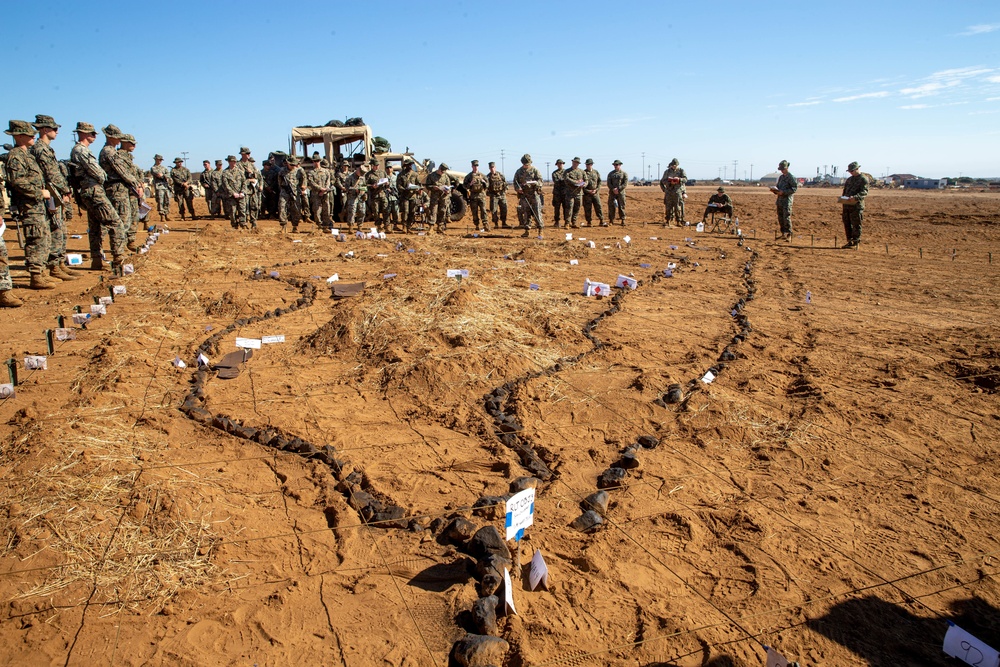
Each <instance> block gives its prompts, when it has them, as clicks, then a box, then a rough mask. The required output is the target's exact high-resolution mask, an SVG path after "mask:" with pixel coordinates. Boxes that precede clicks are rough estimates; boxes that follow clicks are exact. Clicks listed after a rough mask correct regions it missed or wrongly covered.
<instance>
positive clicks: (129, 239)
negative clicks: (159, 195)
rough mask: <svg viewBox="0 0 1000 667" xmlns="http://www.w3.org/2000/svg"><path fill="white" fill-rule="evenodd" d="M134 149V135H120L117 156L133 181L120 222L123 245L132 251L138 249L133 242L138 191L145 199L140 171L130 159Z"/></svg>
mask: <svg viewBox="0 0 1000 667" xmlns="http://www.w3.org/2000/svg"><path fill="white" fill-rule="evenodd" d="M134 150H135V137H133V136H132V135H131V134H124V135H122V143H121V148H119V149H118V154H117V157H118V158H120V160H121V161H122V162H123V163H124V164H125V165H126V167H127V169H128V173H129V174H130V176H131V178H132V183H133V185H131V186H130V187H129V188H128V220H127V221H126V220H122V223H123V225H124V227H125V247H126V248H128V249H129V250H131V251H132V252H135V251H136V250H138V249H139V248H138V246H136V244H135V236H136V233H137V232H138V231H139V193H142V198H143V201H145V199H146V191H145V188H144V187H143V182H142V173H141V172H140V171H139V170H138V169H136V166H135V162H134V161H133V160H132V151H134Z"/></svg>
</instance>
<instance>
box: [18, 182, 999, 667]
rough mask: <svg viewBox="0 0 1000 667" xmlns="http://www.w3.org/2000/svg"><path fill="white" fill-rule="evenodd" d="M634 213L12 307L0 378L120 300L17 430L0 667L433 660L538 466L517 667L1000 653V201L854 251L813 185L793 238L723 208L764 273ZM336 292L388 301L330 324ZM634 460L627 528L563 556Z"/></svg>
mask: <svg viewBox="0 0 1000 667" xmlns="http://www.w3.org/2000/svg"><path fill="white" fill-rule="evenodd" d="M630 192H631V199H630V207H631V210H630V211H629V213H630V219H629V224H628V226H626V227H625V228H622V227H613V228H593V229H586V228H584V229H578V230H570V231H572V232H573V233H574V234H575V237H574V239H573V240H572V241H567V240H564V239H563V237H564V235H565V232H564V231H563V230H561V229H560V230H558V231H555V230H551V229H547V230H546V234H545V239H544V240H537V239H521V238H519V234H517V233H514V232H502V233H501V234H499V235H497V236H494V237H490V238H473V237H471V236H470V235H469V232H470V231H471V230H470V229H469V228H468V224H467V223H468V218H467V219H466V220H465V221H463V223H460V224H458V225H453V227H452V229H451V230H449V232H448V234H447V235H445V236H443V237H442V236H435V235H428V236H401V235H391V236H390V237H389V238H388V239H387V240H386V241H370V240H364V241H363V240H355V239H350V240H349V241H347V242H337V241H336V240H335V239H334V238H332V237H331V236H329V235H327V236H322V235H318V234H308V233H304V234H299V235H294V236H293V235H281V234H279V233H278V231H277V225H276V223H274V222H272V221H262V223H261V224H262V230H261V231H260V233H257V234H249V233H239V232H235V231H233V230H231V229H230V228H229V226H228V224H227V223H225V222H223V221H220V220H215V221H197V222H194V223H189V222H185V223H182V222H180V221H177V220H176V219H175V221H174V222H173V223H172V224H171V231H170V233H169V234H164V235H162V236H161V237H160V239H159V241H158V243H157V244H156V245H155V246H153V248H152V249H151V251H150V252H149V253H148V255H144V256H141V257H138V258H137V259H136V260H135V268H136V273H135V274H134V275H132V276H128V277H125V278H123V279H116V280H111V279H110V276H108V274H104V281H103V282H99V279H100V277H99V274H98V273H97V272H89V271H88V272H87V273H88V275H87V276H86V277H85V278H83V279H81V280H79V281H76V282H73V283H66V284H63V285H62V286H60V288H58V289H57V290H55V291H53V292H48V293H40V292H29V291H28V290H24V289H19V290H18V292H19V294H20V295H21V296H22V297H24V298H25V299H26V301H27V305H26V306H25V307H23V308H21V309H19V310H8V311H3V312H0V326H2V328H3V331H4V333H5V335H4V337H3V349H2V350H0V353H2V354H3V358H4V359H6V358H16V359H21V358H22V357H24V356H25V355H26V354H45V340H44V334H43V332H44V330H45V329H48V328H53V327H55V326H56V324H55V320H54V318H55V317H56V316H57V315H60V314H62V315H65V316H67V317H68V316H69V315H70V314H71V313H72V311H73V306H75V305H81V306H83V307H84V308H85V309H86V307H87V306H88V304H90V303H92V302H93V297H95V296H102V295H106V294H108V286H109V285H112V284H115V285H125V286H126V287H127V294H126V295H125V296H122V297H119V298H118V299H117V301H116V302H115V303H114V304H113V305H111V306H109V307H108V314H107V315H106V316H104V317H101V318H100V319H97V320H96V321H94V322H92V323H91V324H90V325H89V326H88V327H87V329H86V330H79V331H77V332H76V333H77V336H76V339H75V340H69V341H65V342H58V343H57V344H56V352H55V354H53V355H51V356H49V358H48V369H47V370H45V371H34V372H29V371H25V370H24V369H23V367H22V368H21V370H20V376H21V380H22V385H21V386H20V387H19V388H18V394H17V396H16V398H11V399H7V400H3V401H2V402H0V424H3V426H2V427H0V430H2V434H3V438H2V444H0V470H2V473H3V474H2V480H3V481H2V484H0V602H2V606H0V647H2V648H0V663H2V664H10V665H48V664H60V665H61V664H70V665H95V664H96V665H101V664H116V665H118V664H122V665H158V664H170V665H216V664H222V665H253V664H257V665H284V664H289V663H293V662H295V663H299V664H345V665H442V666H443V665H447V664H449V651H450V650H451V647H452V645H453V643H454V642H455V641H456V640H457V639H459V638H461V637H462V636H464V635H465V633H466V631H467V630H475V624H474V622H473V620H472V618H471V614H470V613H469V612H470V610H471V609H472V607H473V603H475V601H476V600H477V598H478V597H479V591H480V589H479V584H478V582H477V579H478V578H479V575H478V574H477V572H476V568H475V559H474V558H472V557H471V556H470V555H468V554H467V551H468V550H469V548H468V546H467V545H466V543H465V542H464V541H462V540H461V539H458V538H457V536H452V537H448V532H449V531H446V530H444V527H445V525H446V524H447V523H449V522H450V521H451V520H452V519H453V518H454V517H465V518H467V519H468V520H470V521H471V522H472V524H473V525H474V527H475V528H480V527H483V526H487V525H492V526H495V527H497V528H499V529H501V530H502V529H503V523H504V518H503V510H502V508H498V507H496V504H497V503H502V501H503V496H504V494H507V493H508V491H509V490H510V485H511V482H512V481H514V480H516V479H518V478H520V477H524V476H528V475H533V474H534V475H536V476H538V477H541V478H542V482H541V483H540V484H539V485H538V489H537V499H536V504H535V523H534V525H533V526H532V527H531V528H529V529H528V531H527V534H526V537H525V539H524V540H523V541H522V543H521V544H520V546H519V547H518V546H517V545H515V544H514V543H513V542H512V543H510V544H511V549H512V551H513V552H514V553H513V560H514V561H515V566H514V567H513V568H512V569H513V573H512V574H513V576H514V578H515V579H514V586H513V588H514V593H513V594H514V599H515V602H516V605H517V612H518V614H517V615H516V616H514V615H508V616H506V617H502V618H501V619H500V620H499V624H498V632H499V635H500V636H501V637H502V638H503V639H505V640H506V641H507V642H508V643H509V645H510V648H509V650H508V652H507V653H506V658H505V662H504V664H506V665H621V666H625V665H659V664H670V665H684V666H692V665H703V664H712V665H717V666H720V665H729V664H732V665H747V666H750V665H761V664H763V661H764V649H763V648H762V646H763V645H768V646H772V647H775V649H776V650H778V651H779V652H780V653H781V654H783V655H784V656H785V657H787V658H788V659H790V660H792V659H795V660H799V661H800V662H802V664H804V665H828V666H843V665H866V664H873V665H938V664H940V665H945V664H954V663H951V662H948V659H947V658H945V656H944V655H943V653H942V652H941V642H942V639H943V636H944V633H945V631H946V629H947V622H946V621H947V620H953V621H955V622H957V623H958V624H959V625H961V626H962V627H964V628H966V629H967V630H969V631H970V632H972V633H973V634H975V635H977V636H979V637H980V638H981V639H983V640H984V641H986V642H987V643H990V644H992V645H994V646H1000V620H998V619H1000V614H998V611H1000V586H998V584H997V580H996V576H995V575H996V573H997V571H998V565H997V562H998V561H997V557H998V556H1000V538H998V537H997V525H998V524H997V518H996V517H997V510H998V508H1000V479H998V477H997V463H996V449H997V443H998V442H1000V412H998V399H997V393H996V390H997V387H998V385H1000V340H998V328H997V315H996V313H997V309H998V306H1000V292H998V288H997V265H994V264H992V263H991V255H990V253H991V252H996V251H997V250H998V249H1000V243H998V241H1000V195H997V194H988V193H974V192H968V193H954V192H889V191H875V192H873V193H872V194H871V196H870V198H869V206H868V209H867V218H866V225H865V230H864V244H863V245H862V246H861V248H860V250H857V251H853V250H851V251H848V250H840V249H834V246H835V245H839V244H842V243H843V241H844V239H843V228H842V226H841V223H840V215H839V210H838V206H837V205H836V203H835V198H836V195H837V194H839V193H838V192H835V191H832V190H805V191H800V193H799V194H798V195H797V197H796V203H795V214H794V220H795V226H796V237H795V238H794V239H793V242H792V243H790V244H788V243H782V242H775V241H774V228H775V222H774V210H773V197H772V196H771V195H770V194H769V193H768V192H767V191H766V190H764V189H763V188H733V189H732V191H731V194H732V196H733V198H734V200H735V201H736V205H737V213H738V215H739V217H740V221H741V223H742V228H743V230H744V234H745V239H744V242H743V244H742V245H740V244H739V243H738V239H737V238H736V237H734V236H732V235H722V234H708V233H702V234H699V233H697V232H696V231H695V230H694V228H686V229H677V228H673V229H664V228H663V227H662V225H661V224H659V223H656V222H654V221H657V220H661V219H662V214H661V206H660V203H659V200H660V193H659V190H658V189H653V188H645V189H643V188H632V189H631V191H630ZM710 193H711V188H708V187H694V188H691V189H690V190H689V194H690V199H689V204H688V206H689V210H688V216H687V217H688V219H690V220H696V219H698V218H699V217H700V213H701V210H702V209H701V206H702V205H703V204H702V203H703V202H705V201H706V200H707V199H708V196H709V194H710ZM693 202H698V204H694V203H693ZM199 204H201V202H199ZM549 217H551V216H549ZM644 221H645V223H646V224H643V222H644ZM305 229H309V226H306V227H305ZM71 231H72V232H74V233H77V234H83V233H84V232H83V225H82V223H81V221H80V220H79V218H77V219H76V220H74V222H73V223H72V226H71ZM625 234H628V235H629V236H630V237H631V243H630V244H629V243H625V242H624V241H623V240H622V237H623V236H624V235H625ZM580 237H585V238H586V239H587V240H588V241H589V240H593V241H595V245H596V247H595V248H590V247H589V246H588V244H587V241H584V240H582V239H581V238H580ZM654 237H655V238H654ZM835 237H838V238H836V239H835ZM6 239H7V243H8V248H9V249H10V250H11V255H12V258H11V259H12V262H13V263H14V264H15V265H17V264H19V263H20V262H21V261H22V259H21V256H20V252H19V251H18V249H17V247H16V242H15V241H14V240H13V239H14V236H13V233H12V232H8V233H7V235H6ZM70 245H71V251H84V250H85V249H86V239H85V238H83V239H79V240H72V241H71V243H70ZM349 251H353V257H347V256H345V255H346V254H347V253H348V252H349ZM574 259H575V260H578V263H577V264H571V260H574ZM998 262H1000V256H998ZM670 263H673V264H676V268H674V269H673V271H672V277H669V278H666V277H663V273H662V271H663V269H665V268H667V267H668V265H669V264H670ZM257 269H260V273H258V272H257ZM447 269H468V270H469V274H470V275H469V278H468V279H464V280H462V281H460V282H459V281H457V280H456V279H451V278H447V277H446V270H447ZM272 271H275V272H277V274H276V277H272V276H271V272H272ZM334 273H336V274H339V278H340V281H339V282H340V283H352V282H362V281H363V282H365V283H366V288H365V290H364V291H363V293H361V294H359V295H358V296H355V297H351V298H347V299H341V300H334V299H331V298H330V289H329V285H328V283H327V280H326V279H327V278H328V277H329V276H331V275H332V274H334ZM390 274H395V275H394V277H391V278H386V277H385V276H387V275H390ZM619 274H622V275H626V276H634V278H636V279H638V280H639V281H640V282H639V285H638V287H637V289H635V290H634V291H632V292H628V293H624V294H622V296H620V297H618V298H617V299H616V300H615V301H614V302H613V301H612V300H611V299H600V300H598V299H594V298H587V297H585V296H583V295H582V293H581V291H582V287H583V282H584V279H585V278H590V279H591V280H599V281H602V282H610V283H614V281H615V279H616V277H617V276H618V275H619ZM26 282H27V280H26V276H25V274H24V272H23V270H18V271H15V283H16V284H18V285H21V286H23V285H24V284H25V283H26ZM532 285H537V286H538V289H532V288H531V286H532ZM807 294H808V298H807ZM749 295H752V297H753V298H752V299H749V300H748V298H747V297H748V296H749ZM741 300H742V303H741ZM734 307H735V314H734ZM276 309H281V312H279V313H277V314H276V313H275V310H276ZM265 315H266V317H265ZM272 335H283V336H284V342H283V343H278V344H273V345H264V346H263V347H262V348H261V349H260V350H257V351H255V353H254V355H253V357H252V358H251V359H250V360H248V361H247V363H246V364H245V365H244V367H243V369H242V372H241V373H240V375H239V377H237V378H236V379H233V380H221V379H218V378H216V377H214V373H207V374H205V376H204V378H202V380H199V379H198V376H197V371H196V362H195V356H196V354H197V350H198V349H199V347H200V346H202V345H203V343H206V340H208V339H209V338H210V337H213V336H214V337H215V338H214V339H212V340H210V341H208V343H207V344H206V346H205V347H204V348H203V349H205V350H206V351H207V355H208V356H209V358H210V359H211V361H212V362H217V361H219V360H220V359H221V358H222V356H223V355H224V354H226V353H228V352H231V351H233V350H235V349H236V348H235V338H236V336H240V337H247V338H260V337H261V336H272ZM723 355H725V356H723ZM175 356H179V357H180V358H181V359H183V360H185V361H186V362H187V364H188V367H187V368H185V369H177V368H175V367H174V365H173V363H172V362H173V360H174V358H175ZM720 359H721V360H722V361H721V363H722V364H724V367H722V368H721V369H720V368H719V364H720ZM712 367H715V368H716V369H717V370H721V372H719V373H718V377H717V379H715V380H714V381H713V382H712V383H711V384H705V383H703V382H701V378H703V377H704V376H705V374H706V372H707V371H708V370H709V369H710V368H712ZM0 370H2V369H0ZM674 384H680V385H681V386H682V389H683V392H684V400H683V401H682V402H680V403H670V402H658V399H660V398H661V397H662V396H663V394H664V392H666V391H667V389H668V387H670V386H671V385H674ZM192 392H194V394H192ZM490 397H494V398H495V400H494V401H490V400H488V399H490ZM186 400H187V403H186V405H187V407H188V412H187V413H185V412H183V411H182V410H181V408H182V407H183V406H184V405H185V401H186ZM192 408H197V410H202V411H204V412H198V411H197V410H193V409H192ZM490 410H492V411H494V412H495V413H499V414H501V416H503V417H505V418H506V421H505V422H504V423H503V424H501V423H498V421H497V419H496V415H495V414H494V415H491V414H490V412H489V411H490ZM223 417H225V418H228V419H234V420H238V422H239V423H238V424H234V423H233V422H231V421H226V420H225V419H223ZM213 423H214V424H215V425H214V426H213ZM267 429H271V431H270V432H269V431H268V430H267ZM227 430H228V431H229V432H226V431H227ZM262 434H263V435H262ZM643 435H649V436H654V437H655V438H656V439H657V440H658V441H659V444H658V446H656V447H654V448H640V449H639V450H638V452H637V456H636V458H637V461H638V466H637V467H635V468H631V469H629V470H628V473H627V476H626V477H625V479H624V480H623V481H622V482H621V483H620V484H619V485H616V486H615V487H614V488H612V489H610V490H609V495H610V503H609V507H608V509H607V512H606V516H605V521H604V524H603V525H602V526H600V527H599V528H597V529H596V530H594V531H593V532H590V533H584V532H580V531H578V530H576V529H574V528H573V527H571V526H570V524H571V522H573V521H574V520H575V519H577V518H578V517H579V516H580V515H581V513H582V509H581V501H582V499H583V498H585V497H586V496H588V495H590V494H592V493H594V492H595V491H596V490H597V486H598V478H599V476H600V475H601V474H602V473H604V472H605V471H606V470H607V469H609V468H610V467H612V466H614V465H615V464H616V463H617V462H619V461H620V460H622V452H623V450H624V449H625V448H627V447H628V446H629V445H632V444H633V443H636V441H637V439H638V438H639V437H640V436H643ZM241 436H250V437H249V438H248V437H241ZM275 438H277V439H275ZM294 438H299V439H300V440H298V441H296V440H294ZM260 440H263V441H264V442H265V443H266V442H268V441H270V442H271V444H272V445H274V444H278V445H283V446H284V450H281V449H276V448H275V447H274V446H267V445H266V444H261V443H260V442H258V441H260ZM310 446H311V447H312V448H310ZM324 446H332V447H333V450H329V449H326V450H324ZM299 450H300V451H301V453H300V451H299ZM477 501H478V502H479V503H480V504H481V505H483V507H480V508H479V509H476V510H475V511H472V510H471V507H472V506H473V505H474V504H476V503H477ZM359 510H360V511H359ZM536 549H540V550H541V552H542V554H543V555H544V557H545V560H546V562H547V563H548V566H549V569H550V581H549V587H548V590H538V591H528V590H526V587H525V585H524V584H523V579H524V577H523V572H522V570H521V568H520V567H518V566H517V563H520V564H527V563H528V561H529V560H530V558H531V555H532V553H533V552H534V551H535V550H536Z"/></svg>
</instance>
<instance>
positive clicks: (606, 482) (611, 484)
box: [597, 467, 628, 489]
mask: <svg viewBox="0 0 1000 667" xmlns="http://www.w3.org/2000/svg"><path fill="white" fill-rule="evenodd" d="M627 474H628V473H626V472H625V469H624V468H618V467H614V468H608V469H607V470H605V471H604V472H602V473H601V476H600V477H598V478H597V488H599V489H614V488H617V487H619V486H621V485H622V482H623V481H624V480H625V476H626V475H627Z"/></svg>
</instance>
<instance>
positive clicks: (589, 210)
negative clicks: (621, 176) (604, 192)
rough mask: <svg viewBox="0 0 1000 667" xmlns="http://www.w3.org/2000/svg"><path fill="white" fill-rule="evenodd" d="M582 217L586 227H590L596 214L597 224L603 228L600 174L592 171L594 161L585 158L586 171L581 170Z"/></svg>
mask: <svg viewBox="0 0 1000 667" xmlns="http://www.w3.org/2000/svg"><path fill="white" fill-rule="evenodd" d="M583 180H584V181H586V183H585V184H584V186H583V216H584V218H585V219H586V220H587V226H588V227H590V226H591V222H592V221H593V219H594V217H593V214H594V213H597V222H598V224H599V225H600V226H601V227H604V226H605V225H606V223H605V222H604V208H603V206H601V172H599V171H597V170H596V169H594V160H593V159H592V158H587V162H586V169H584V170H583Z"/></svg>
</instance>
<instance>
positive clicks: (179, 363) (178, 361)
mask: <svg viewBox="0 0 1000 667" xmlns="http://www.w3.org/2000/svg"><path fill="white" fill-rule="evenodd" d="M174 366H175V367H177V368H187V364H186V363H184V360H183V359H181V358H180V357H178V356H175V357H174Z"/></svg>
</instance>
